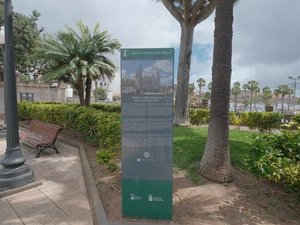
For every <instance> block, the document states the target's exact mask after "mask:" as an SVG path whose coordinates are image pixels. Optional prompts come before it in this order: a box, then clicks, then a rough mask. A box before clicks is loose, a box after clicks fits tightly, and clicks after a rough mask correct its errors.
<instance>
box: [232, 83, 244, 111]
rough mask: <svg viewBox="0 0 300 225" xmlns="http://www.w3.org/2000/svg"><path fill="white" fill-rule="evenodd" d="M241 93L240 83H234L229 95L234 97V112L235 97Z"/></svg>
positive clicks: (235, 105) (235, 106)
mask: <svg viewBox="0 0 300 225" xmlns="http://www.w3.org/2000/svg"><path fill="white" fill-rule="evenodd" d="M241 92H242V90H241V84H240V82H238V81H237V82H235V83H234V84H233V87H232V88H231V94H233V95H234V111H235V112H236V108H237V96H238V95H239V94H240V93H241Z"/></svg>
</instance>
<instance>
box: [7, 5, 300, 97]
mask: <svg viewBox="0 0 300 225" xmlns="http://www.w3.org/2000/svg"><path fill="white" fill-rule="evenodd" d="M12 4H13V7H14V11H16V12H19V13H23V14H25V15H27V16H28V15H30V14H31V11H32V10H37V11H38V12H40V13H41V17H40V19H39V21H38V24H39V27H44V28H45V30H46V31H47V32H48V33H51V34H54V33H56V32H57V31H58V30H59V29H61V30H65V26H64V25H65V24H68V25H70V26H71V27H74V28H75V27H76V25H75V23H76V21H78V20H80V19H81V20H82V22H83V23H84V24H86V25H88V26H89V27H90V28H93V27H94V26H95V24H96V23H100V29H101V31H104V30H106V31H107V32H108V33H109V34H110V35H111V38H112V39H117V40H118V41H119V42H120V43H121V45H122V48H166V47H167V48H169V47H171V48H175V53H176V56H175V57H176V58H175V71H177V64H176V63H177V61H178V60H177V59H178V47H179V41H180V26H179V24H178V22H177V21H176V20H175V19H174V18H173V17H172V16H171V15H170V13H169V12H168V11H167V9H166V8H165V7H164V6H163V4H162V3H156V2H155V1H152V0H121V1H120V0H84V1H82V0H26V1H24V0H13V1H12ZM299 12H300V1H299V0H289V1H280V0H263V1H262V0H239V3H238V4H237V5H236V6H235V8H234V25H233V30H234V33H233V58H232V69H233V71H232V84H233V83H234V82H236V81H239V82H240V83H241V85H243V84H245V83H247V82H248V81H250V80H256V81H257V82H258V83H259V87H260V88H261V89H262V88H263V87H265V86H269V87H270V88H271V89H275V88H277V86H279V85H281V84H290V87H291V88H293V86H292V84H294V81H293V80H289V79H288V77H289V76H291V77H293V78H297V77H298V76H300V43H299V42H300V26H299V21H300V13H299ZM213 32H214V14H213V15H211V17H210V18H208V19H207V20H206V21H204V22H202V23H200V24H198V25H197V27H196V28H195V34H194V47H193V55H192V68H191V75H190V81H191V82H194V81H196V80H197V79H198V78H200V77H201V78H204V79H205V80H206V82H207V83H208V82H210V81H211V67H212V48H213ZM111 59H113V60H114V61H115V62H116V63H117V65H118V67H119V68H118V71H117V74H116V76H117V78H116V80H115V83H114V87H115V88H119V87H118V83H119V74H120V54H119V52H116V53H115V55H114V56H112V57H111ZM175 75H176V74H175ZM298 81H299V83H300V79H299V80H298ZM298 81H297V82H298ZM191 82H190V83H191ZM175 83H176V78H175ZM195 85H196V82H195ZM196 86H197V85H196ZM297 89H298V90H300V84H298V85H297ZM299 95H300V91H297V96H299Z"/></svg>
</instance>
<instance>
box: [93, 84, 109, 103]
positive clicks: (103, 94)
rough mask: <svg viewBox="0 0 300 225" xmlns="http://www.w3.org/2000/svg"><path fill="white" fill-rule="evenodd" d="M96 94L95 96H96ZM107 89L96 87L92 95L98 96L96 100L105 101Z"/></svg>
mask: <svg viewBox="0 0 300 225" xmlns="http://www.w3.org/2000/svg"><path fill="white" fill-rule="evenodd" d="M96 92H97V95H96ZM107 92H108V91H107V89H105V88H103V87H98V88H97V90H94V94H95V96H98V99H97V100H106V98H107Z"/></svg>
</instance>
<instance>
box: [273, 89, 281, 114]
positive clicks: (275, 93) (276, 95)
mask: <svg viewBox="0 0 300 225" xmlns="http://www.w3.org/2000/svg"><path fill="white" fill-rule="evenodd" d="M273 93H274V95H275V98H276V107H275V108H276V110H277V105H278V103H277V100H278V95H279V94H280V90H279V89H275V90H274V92H273Z"/></svg>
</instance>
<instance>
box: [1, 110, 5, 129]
mask: <svg viewBox="0 0 300 225" xmlns="http://www.w3.org/2000/svg"><path fill="white" fill-rule="evenodd" d="M4 121H5V116H4V114H3V113H0V130H1V129H2V126H3V125H4Z"/></svg>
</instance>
